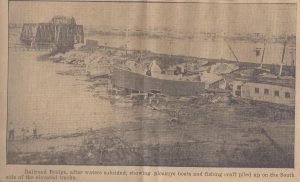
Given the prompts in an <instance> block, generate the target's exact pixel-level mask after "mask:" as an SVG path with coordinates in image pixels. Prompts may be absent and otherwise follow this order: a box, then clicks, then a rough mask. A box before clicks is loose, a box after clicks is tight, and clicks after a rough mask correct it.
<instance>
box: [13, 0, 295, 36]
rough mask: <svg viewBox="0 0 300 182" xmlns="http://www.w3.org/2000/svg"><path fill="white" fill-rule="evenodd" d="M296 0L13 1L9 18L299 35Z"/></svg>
mask: <svg viewBox="0 0 300 182" xmlns="http://www.w3.org/2000/svg"><path fill="white" fill-rule="evenodd" d="M296 8H297V7H296V4H219V3H217V4H216V3H135V2H131V3H126V2H122V3H120V2H41V1H27V2H21V1H12V2H10V3H9V22H10V23H18V24H22V23H36V22H48V21H50V20H51V18H52V17H53V16H55V15H65V16H74V17H75V19H76V22H77V24H83V25H84V26H85V27H88V28H89V27H115V28H124V27H125V28H132V27H134V28H158V29H163V28H169V29H173V30H177V31H183V32H184V31H187V32H199V31H208V32H225V33H227V34H230V33H241V34H244V33H254V32H259V33H264V34H267V35H281V34H285V33H286V34H293V35H296V17H297V14H296Z"/></svg>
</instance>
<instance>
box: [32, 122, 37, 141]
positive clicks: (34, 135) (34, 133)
mask: <svg viewBox="0 0 300 182" xmlns="http://www.w3.org/2000/svg"><path fill="white" fill-rule="evenodd" d="M32 131H33V138H38V136H37V129H36V124H35V123H33V130H32Z"/></svg>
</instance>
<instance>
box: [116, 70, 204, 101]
mask: <svg viewBox="0 0 300 182" xmlns="http://www.w3.org/2000/svg"><path fill="white" fill-rule="evenodd" d="M111 81H112V84H113V85H114V86H117V87H121V88H127V89H132V90H138V91H141V92H159V93H163V94H165V95H171V96H191V95H197V94H199V93H201V92H203V91H204V89H205V84H204V83H203V82H196V81H183V80H167V79H159V78H154V77H151V76H146V75H142V74H140V73H135V72H132V71H129V70H125V69H122V68H117V67H114V68H113V72H112V79H111Z"/></svg>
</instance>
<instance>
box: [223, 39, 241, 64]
mask: <svg viewBox="0 0 300 182" xmlns="http://www.w3.org/2000/svg"><path fill="white" fill-rule="evenodd" d="M224 41H225V42H226V44H227V46H228V48H229V50H230V51H231V53H232V54H233V56H234V58H235V60H236V62H237V63H240V61H239V59H238V58H237V56H236V55H235V54H234V51H233V49H232V48H231V46H230V44H229V43H228V41H227V40H226V39H224Z"/></svg>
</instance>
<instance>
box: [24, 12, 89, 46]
mask: <svg viewBox="0 0 300 182" xmlns="http://www.w3.org/2000/svg"><path fill="white" fill-rule="evenodd" d="M20 40H21V41H22V42H23V43H25V44H26V45H29V46H31V47H32V48H41V47H56V48H57V49H58V50H59V51H66V50H69V49H72V48H73V47H74V44H77V43H84V32H83V25H77V24H76V21H75V19H74V17H70V18H67V17H65V16H55V17H53V18H52V20H51V21H50V22H48V23H27V24H24V25H23V28H22V32H21V36H20Z"/></svg>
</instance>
